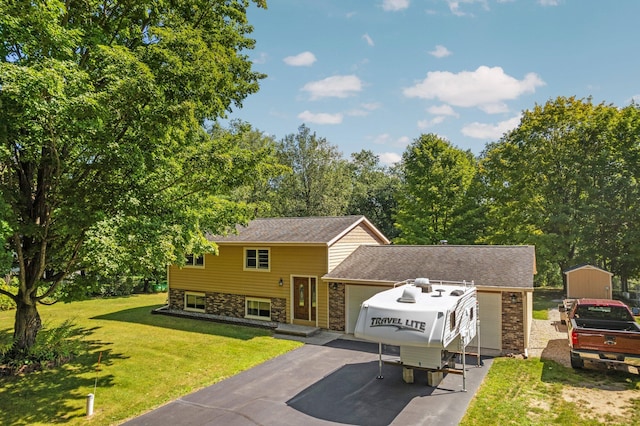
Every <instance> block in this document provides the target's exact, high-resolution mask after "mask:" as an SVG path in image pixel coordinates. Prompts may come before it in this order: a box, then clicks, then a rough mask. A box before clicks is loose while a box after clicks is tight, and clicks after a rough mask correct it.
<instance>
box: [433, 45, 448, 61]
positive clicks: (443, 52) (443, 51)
mask: <svg viewBox="0 0 640 426" xmlns="http://www.w3.org/2000/svg"><path fill="white" fill-rule="evenodd" d="M429 54H430V55H432V56H435V57H436V58H444V57H446V56H449V55H451V51H449V49H447V48H446V47H444V46H442V45H440V44H439V45H437V46H436V48H435V49H434V50H432V51H431V52H429Z"/></svg>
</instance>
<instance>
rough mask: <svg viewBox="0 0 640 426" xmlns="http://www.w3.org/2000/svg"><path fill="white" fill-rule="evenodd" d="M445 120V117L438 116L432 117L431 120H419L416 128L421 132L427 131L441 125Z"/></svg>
mask: <svg viewBox="0 0 640 426" xmlns="http://www.w3.org/2000/svg"><path fill="white" fill-rule="evenodd" d="M446 118H447V117H445V116H444V115H438V116H436V117H433V118H432V119H431V120H419V121H418V128H419V129H422V130H424V129H428V128H429V127H431V126H434V125H436V124H440V123H442V122H443V121H444V120H445V119H446Z"/></svg>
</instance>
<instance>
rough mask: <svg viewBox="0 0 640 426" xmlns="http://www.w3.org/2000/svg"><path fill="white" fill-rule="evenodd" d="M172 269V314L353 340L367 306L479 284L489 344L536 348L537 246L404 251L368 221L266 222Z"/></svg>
mask: <svg viewBox="0 0 640 426" xmlns="http://www.w3.org/2000/svg"><path fill="white" fill-rule="evenodd" d="M211 239H212V241H214V242H216V243H217V245H218V249H219V254H218V255H217V256H215V255H210V254H207V255H204V256H203V257H193V256H191V257H189V258H188V262H187V263H188V264H187V266H184V267H182V268H180V267H178V266H175V265H173V266H171V267H169V268H168V283H169V306H168V307H167V308H168V310H170V311H173V312H175V311H182V312H184V311H188V312H194V313H197V314H198V315H210V316H213V317H218V318H220V317H221V318H236V319H243V320H246V321H252V322H255V321H262V322H263V323H264V324H265V325H274V324H277V323H286V324H298V325H308V326H314V327H318V328H322V329H327V330H334V331H340V332H344V333H353V328H354V326H355V319H356V318H357V316H358V312H359V309H360V305H361V303H362V302H363V301H364V300H366V299H367V298H369V297H370V296H372V295H373V294H375V293H376V292H378V291H382V290H385V289H388V288H389V287H392V286H393V285H394V284H395V283H397V282H400V281H403V280H407V279H415V278H429V279H433V280H453V281H462V280H466V281H474V284H475V285H476V288H477V290H478V303H479V318H480V319H481V321H480V324H481V325H480V336H481V346H482V347H483V348H485V349H490V350H493V351H495V352H497V353H510V352H511V353H523V352H525V351H526V350H527V348H528V347H529V336H530V330H531V322H532V320H531V318H532V304H533V276H534V274H535V250H534V247H532V246H456V245H437V246H396V245H390V243H389V240H388V239H387V238H386V237H385V236H384V235H383V234H382V233H381V232H380V231H379V230H378V229H376V227H375V226H374V225H373V224H372V223H371V222H369V221H368V220H367V219H366V218H365V217H364V216H344V217H303V218H270V219H256V220H254V221H251V222H250V223H249V224H248V225H247V226H244V227H238V228H237V233H236V234H233V235H228V236H223V237H216V236H212V237H211Z"/></svg>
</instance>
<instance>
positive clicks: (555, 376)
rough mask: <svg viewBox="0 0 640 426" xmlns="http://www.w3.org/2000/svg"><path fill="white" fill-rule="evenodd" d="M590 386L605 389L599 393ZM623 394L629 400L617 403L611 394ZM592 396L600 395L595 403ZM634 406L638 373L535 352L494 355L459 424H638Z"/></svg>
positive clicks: (638, 404)
mask: <svg viewBox="0 0 640 426" xmlns="http://www.w3.org/2000/svg"><path fill="white" fill-rule="evenodd" d="M594 389H604V391H603V392H604V395H603V394H594V393H593V390H594ZM569 395H576V396H577V397H574V398H566V396H569ZM623 395H624V397H626V398H627V399H628V400H629V403H628V404H624V408H617V407H616V406H615V404H616V401H615V400H616V399H621V398H622V397H623ZM597 397H599V398H600V399H602V400H603V401H599V402H597V404H594V401H593V398H597ZM593 405H600V406H604V408H605V409H604V410H595V409H594V408H593ZM638 412H640V377H639V376H638V375H634V374H628V373H623V372H614V371H599V370H586V369H585V370H573V369H571V368H567V367H564V366H562V365H560V364H558V363H556V362H554V361H548V360H540V359H539V358H531V359H527V360H522V359H513V358H496V359H495V360H494V361H493V365H492V366H491V369H490V370H489V372H488V373H487V377H486V378H485V380H484V382H483V383H482V385H481V387H480V389H479V390H478V392H477V393H476V395H475V396H474V398H473V400H472V402H471V404H470V406H469V408H468V409H467V412H466V414H465V417H464V418H463V419H462V422H461V423H460V425H461V426H472V425H531V426H546V425H551V424H554V425H605V424H606V425H608V426H609V425H640V417H638Z"/></svg>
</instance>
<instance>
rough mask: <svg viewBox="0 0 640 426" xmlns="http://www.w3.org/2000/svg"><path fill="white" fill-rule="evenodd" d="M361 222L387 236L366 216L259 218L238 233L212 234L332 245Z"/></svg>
mask: <svg viewBox="0 0 640 426" xmlns="http://www.w3.org/2000/svg"><path fill="white" fill-rule="evenodd" d="M360 223H365V224H366V226H368V227H369V228H370V229H371V230H372V231H373V232H374V233H375V234H376V235H377V236H378V237H379V238H380V239H381V240H383V241H385V242H386V243H388V240H387V238H386V237H385V236H384V235H383V234H382V233H381V232H380V231H379V230H377V229H376V228H375V226H373V225H372V224H371V222H369V221H368V220H367V219H366V218H365V217H364V216H340V217H285V218H265V219H255V220H252V221H251V222H249V224H248V225H247V226H238V227H237V228H236V230H237V234H231V235H226V236H209V239H210V240H211V241H215V242H216V243H235V242H239V243H278V244H283V243H306V244H327V245H330V244H331V243H333V242H334V241H335V240H336V239H338V238H339V237H341V236H342V235H344V234H345V233H346V232H348V231H350V230H351V229H353V228H354V227H356V226H358V225H359V224H360Z"/></svg>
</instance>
